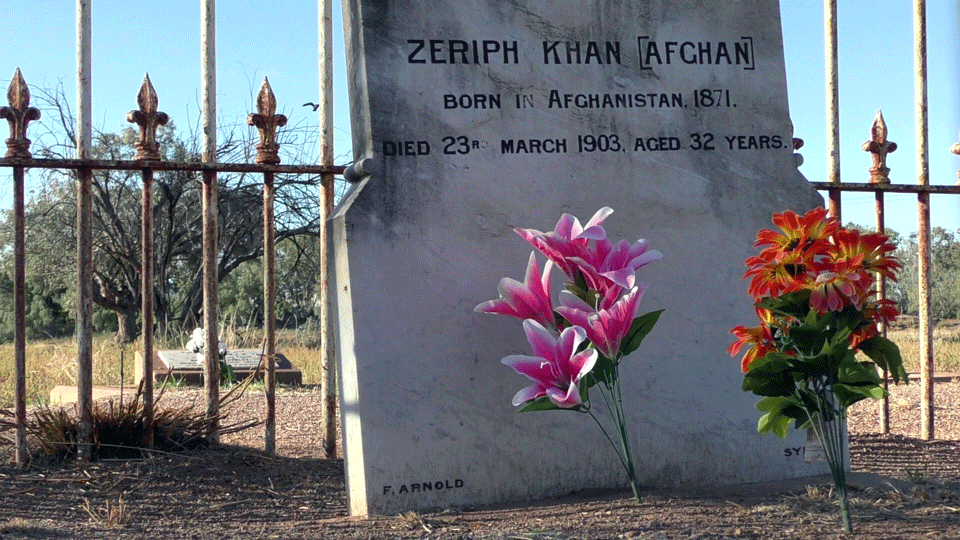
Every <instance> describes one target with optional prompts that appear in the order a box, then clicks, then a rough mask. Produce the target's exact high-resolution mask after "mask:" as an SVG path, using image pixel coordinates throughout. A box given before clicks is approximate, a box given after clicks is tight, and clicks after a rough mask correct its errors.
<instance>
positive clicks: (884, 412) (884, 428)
mask: <svg viewBox="0 0 960 540" xmlns="http://www.w3.org/2000/svg"><path fill="white" fill-rule="evenodd" d="M874 199H875V204H876V213H877V232H879V233H881V234H883V233H884V231H885V230H886V223H885V221H886V220H885V218H886V216H885V215H884V205H883V191H880V190H877V191H875V192H874ZM886 298H887V278H885V277H884V276H881V275H877V300H879V301H881V302H882V301H883V300H886ZM878 326H879V328H878V330H879V331H880V335H881V336H883V337H887V321H886V320H881V321H880V322H879V323H878ZM882 375H883V390H884V394H883V400H881V402H880V433H883V434H884V435H887V434H888V433H890V395H889V394H887V389H888V386H889V381H888V380H887V379H888V378H889V375H890V374H889V371H888V370H887V368H886V367H884V368H883V373H882Z"/></svg>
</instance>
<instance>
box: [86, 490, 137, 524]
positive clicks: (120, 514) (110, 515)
mask: <svg viewBox="0 0 960 540" xmlns="http://www.w3.org/2000/svg"><path fill="white" fill-rule="evenodd" d="M81 508H83V510H84V511H85V512H86V513H87V514H88V515H89V516H90V521H92V522H94V523H96V524H98V525H102V526H105V527H110V528H117V527H123V526H125V525H127V524H128V523H130V521H131V520H132V519H133V518H132V516H131V515H130V513H129V511H128V509H127V505H126V503H125V502H123V495H121V496H120V499H119V500H118V501H117V504H110V501H109V500H108V501H106V503H105V504H104V506H103V508H97V507H94V505H92V504H91V503H90V499H87V498H86V497H84V499H83V504H82V505H81Z"/></svg>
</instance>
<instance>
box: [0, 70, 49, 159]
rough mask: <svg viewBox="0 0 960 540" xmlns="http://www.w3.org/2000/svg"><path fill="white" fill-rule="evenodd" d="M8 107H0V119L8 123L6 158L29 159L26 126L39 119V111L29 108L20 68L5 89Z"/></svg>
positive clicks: (28, 91)
mask: <svg viewBox="0 0 960 540" xmlns="http://www.w3.org/2000/svg"><path fill="white" fill-rule="evenodd" d="M7 101H8V102H9V103H10V106H9V107H0V118H6V119H7V121H8V122H9V123H10V138H9V139H7V157H8V158H30V157H31V155H30V139H28V138H27V124H29V123H30V121H32V120H39V119H40V110H39V109H37V108H36V107H31V106H30V89H29V88H28V87H27V83H26V81H24V80H23V75H21V74H20V68H17V71H16V72H15V73H14V74H13V80H11V81H10V87H9V88H8V89H7Z"/></svg>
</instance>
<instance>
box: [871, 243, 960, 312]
mask: <svg viewBox="0 0 960 540" xmlns="http://www.w3.org/2000/svg"><path fill="white" fill-rule="evenodd" d="M897 237H898V238H899V242H898V244H897V251H896V256H897V258H899V259H900V263H901V264H903V269H902V270H901V271H900V280H899V282H898V283H891V284H888V286H887V287H888V296H889V297H890V298H891V299H892V300H895V301H896V302H897V307H898V309H899V310H900V312H901V313H904V314H909V315H917V313H918V310H919V306H920V300H919V281H918V277H917V275H918V274H917V271H918V265H917V253H918V251H919V247H918V242H917V235H916V233H913V234H910V235H909V236H908V237H906V238H902V237H899V235H897ZM930 263H931V265H930V270H929V275H930V303H931V308H932V311H933V316H934V317H936V318H938V319H957V318H960V230H958V231H953V232H951V231H949V230H947V229H944V228H942V227H934V228H933V229H932V230H931V235H930Z"/></svg>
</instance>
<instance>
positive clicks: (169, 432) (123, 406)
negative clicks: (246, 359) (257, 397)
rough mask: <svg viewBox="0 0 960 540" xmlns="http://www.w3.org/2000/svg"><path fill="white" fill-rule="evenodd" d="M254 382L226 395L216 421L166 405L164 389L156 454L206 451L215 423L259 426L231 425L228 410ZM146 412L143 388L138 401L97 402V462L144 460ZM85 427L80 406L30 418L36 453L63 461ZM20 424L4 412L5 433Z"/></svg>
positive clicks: (157, 407) (156, 418)
mask: <svg viewBox="0 0 960 540" xmlns="http://www.w3.org/2000/svg"><path fill="white" fill-rule="evenodd" d="M252 380H253V377H252V376H251V377H250V378H248V379H247V380H246V381H244V383H242V384H240V385H238V386H236V387H234V389H233V390H231V391H230V392H227V393H225V394H224V395H223V396H222V397H221V398H220V407H221V409H220V410H221V413H220V414H219V415H217V416H215V417H207V415H206V412H205V411H201V410H198V409H195V408H193V407H192V406H185V407H167V406H166V405H165V404H164V403H163V402H162V401H163V395H164V393H163V390H162V389H161V391H160V393H159V394H158V395H157V398H156V401H155V403H154V406H153V430H152V434H153V437H152V438H153V450H152V452H161V453H170V452H179V451H185V450H194V449H196V448H200V447H203V446H206V444H207V439H206V435H207V433H208V431H209V428H210V426H211V425H212V424H213V423H214V422H217V423H219V424H220V433H221V434H228V433H235V432H238V431H242V430H244V429H247V428H250V427H253V426H255V425H257V424H259V423H260V422H259V420H256V419H253V420H250V419H247V420H241V421H239V422H232V423H227V422H225V419H226V413H224V411H225V410H226V406H227V405H229V404H230V403H231V402H233V401H235V400H236V399H238V398H239V397H240V396H241V395H242V394H243V391H244V390H245V389H246V388H247V386H249V384H250V382H251V381H252ZM146 411H147V409H146V408H145V407H144V405H143V401H142V387H140V388H139V389H138V391H137V393H136V394H135V395H134V396H133V397H132V398H127V399H125V400H121V401H114V400H113V399H110V400H106V401H97V402H94V404H93V411H92V414H91V430H92V457H94V458H95V459H115V458H120V459H123V458H132V457H141V456H143V453H144V450H143V449H144V448H145V442H146V441H147V438H148V437H147V436H148V435H149V434H150V433H151V432H150V431H148V430H147V429H145V428H146ZM79 424H80V420H79V410H78V407H77V406H76V405H74V406H73V407H59V406H58V407H50V406H43V407H39V408H37V409H36V410H34V411H33V412H32V413H30V414H28V418H27V425H26V432H27V435H28V446H30V447H31V452H32V453H34V454H41V455H47V456H54V457H55V458H57V459H59V460H65V459H69V458H71V457H73V456H76V455H77V449H78V448H77V441H78V438H79V431H80V425H79ZM14 425H15V423H14V418H13V414H12V413H11V412H10V411H9V410H0V428H11V429H12V428H13V427H14ZM8 442H10V441H8Z"/></svg>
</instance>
